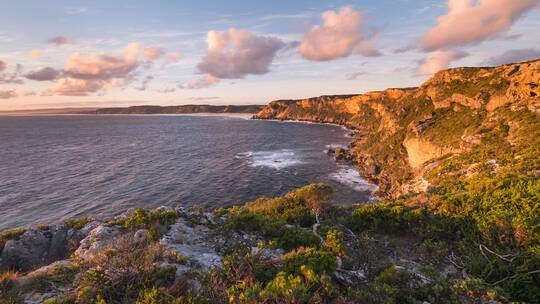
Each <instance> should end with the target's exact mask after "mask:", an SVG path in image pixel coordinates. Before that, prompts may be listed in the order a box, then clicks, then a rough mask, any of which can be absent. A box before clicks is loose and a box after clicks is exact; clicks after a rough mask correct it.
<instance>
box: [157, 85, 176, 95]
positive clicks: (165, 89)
mask: <svg viewBox="0 0 540 304" xmlns="http://www.w3.org/2000/svg"><path fill="white" fill-rule="evenodd" d="M157 91H158V93H162V94H167V93H174V92H176V88H168V87H167V86H166V85H163V84H162V85H160V86H159V89H158V90H157Z"/></svg>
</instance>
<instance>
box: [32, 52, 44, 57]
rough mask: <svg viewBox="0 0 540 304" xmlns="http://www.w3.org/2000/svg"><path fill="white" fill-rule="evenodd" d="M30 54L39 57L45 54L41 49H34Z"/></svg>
mask: <svg viewBox="0 0 540 304" xmlns="http://www.w3.org/2000/svg"><path fill="white" fill-rule="evenodd" d="M30 56H31V57H32V58H39V57H41V56H43V51H41V50H32V51H31V52H30Z"/></svg>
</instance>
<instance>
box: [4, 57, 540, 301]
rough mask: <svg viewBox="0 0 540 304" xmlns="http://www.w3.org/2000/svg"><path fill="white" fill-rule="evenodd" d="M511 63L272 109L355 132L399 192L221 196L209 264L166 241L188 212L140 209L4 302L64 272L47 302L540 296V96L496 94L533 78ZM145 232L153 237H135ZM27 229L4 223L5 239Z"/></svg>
mask: <svg viewBox="0 0 540 304" xmlns="http://www.w3.org/2000/svg"><path fill="white" fill-rule="evenodd" d="M510 68H511V67H510ZM504 69H505V68H504ZM504 69H503V68H494V69H477V68H463V69H457V70H453V71H450V72H444V73H442V74H439V75H438V76H436V77H435V78H434V79H432V80H430V81H429V82H427V83H426V84H425V85H424V86H423V87H421V88H418V89H408V90H400V91H399V92H397V93H396V92H394V93H392V92H390V91H389V92H383V93H372V95H370V97H369V98H366V99H362V100H361V101H359V98H360V97H358V96H337V97H321V98H315V99H309V100H307V103H308V106H305V103H303V104H302V105H300V103H297V102H295V101H278V102H273V103H272V104H271V105H270V106H269V107H268V108H267V109H266V110H267V111H269V113H270V114H268V115H269V116H268V118H275V117H276V115H278V114H283V113H286V114H287V115H288V116H286V117H285V118H293V119H304V120H316V121H324V122H334V123H341V124H344V125H347V126H349V127H353V128H355V129H357V130H358V131H359V132H360V134H361V136H359V137H358V138H357V139H356V141H355V142H354V143H353V144H352V145H351V151H352V153H353V154H355V155H357V159H356V162H357V164H358V165H359V166H360V167H361V168H362V170H363V171H364V172H366V174H368V175H369V176H372V177H373V176H376V177H377V178H378V180H379V181H380V188H381V192H384V193H385V194H387V199H384V200H382V201H380V202H377V203H364V204H359V205H354V206H333V205H330V204H328V203H327V201H328V198H329V195H330V194H331V189H330V188H329V187H328V186H326V185H323V184H313V185H308V186H306V187H303V188H300V189H297V190H294V191H291V192H290V193H288V194H286V195H284V196H282V197H275V198H260V199H257V200H255V201H254V202H249V203H246V204H245V205H242V206H235V207H231V208H220V209H217V210H215V211H214V213H213V220H212V223H211V224H208V222H209V221H206V224H204V222H205V221H201V220H200V219H198V218H195V219H192V218H190V217H189V216H188V217H187V218H186V219H185V220H186V222H188V223H189V225H190V227H196V226H200V225H205V229H207V230H208V231H209V232H208V234H209V235H210V238H211V241H209V242H213V243H212V244H215V246H216V247H219V248H217V250H218V251H219V252H220V254H222V255H223V264H222V267H215V268H211V269H201V268H193V267H191V266H192V265H191V261H190V258H188V257H186V256H184V255H182V252H179V251H174V250H173V251H167V250H166V248H164V247H163V246H162V245H160V242H159V239H160V237H161V236H162V235H163V233H165V232H166V231H167V230H168V228H169V226H170V225H171V224H173V223H175V222H176V221H177V220H178V217H179V216H180V215H179V213H177V212H176V211H170V210H151V211H148V210H144V209H137V210H136V211H135V212H133V213H132V214H130V215H129V216H127V217H121V218H118V219H115V220H113V221H110V222H109V223H108V225H109V226H111V227H113V226H114V227H120V230H121V231H122V234H121V235H120V236H117V237H115V240H114V242H112V243H111V244H108V245H107V246H104V248H102V249H101V250H100V251H99V253H98V254H96V255H95V256H94V257H93V258H92V259H89V260H81V259H78V258H77V257H73V260H74V263H73V265H72V266H69V267H62V268H58V269H54V270H51V271H49V272H47V273H45V274H42V275H40V276H37V277H34V278H32V280H30V283H31V284H17V283H18V282H20V280H21V277H22V276H23V275H24V274H19V273H15V272H5V273H3V274H1V275H0V298H1V300H0V304H6V303H20V302H21V297H22V296H23V295H25V293H27V292H28V291H29V290H32V291H40V292H48V291H52V290H54V289H55V286H57V285H61V286H67V287H66V288H65V289H62V290H66V291H65V292H63V293H61V294H59V295H58V296H57V297H55V298H54V299H49V300H47V301H48V302H46V303H100V304H103V303H108V304H111V303H139V304H142V303H172V304H176V303H424V302H429V303H511V302H512V303H538V301H539V300H538V299H540V118H539V115H538V111H534V109H533V110H531V108H532V107H531V104H528V103H527V102H528V100H511V101H512V103H513V104H506V103H504V104H502V105H499V106H498V107H496V108H488V107H487V105H486V104H487V103H488V102H489V101H490V99H491V97H493V96H503V95H504V96H507V95H508V94H506V95H505V93H506V91H507V90H508V89H509V88H510V87H515V86H518V85H520V84H519V83H515V82H512V81H513V80H511V79H508V76H505V75H507V74H508V73H507V72H508V71H506V70H504ZM511 84H512V86H511ZM518 93H519V92H518ZM393 94H394V95H395V96H394V95H393ZM455 94H459V95H458V96H457V97H456V96H455ZM516 94H517V93H516ZM396 96H398V97H396ZM463 96H465V97H466V98H471V99H472V101H471V100H469V99H464V98H463ZM456 98H457V99H458V100H457V101H452V100H454V99H456ZM336 99H348V100H347V101H350V102H348V103H342V102H339V103H338V102H335V100H336ZM450 101H452V102H450ZM447 102H448V103H447ZM467 102H474V103H475V104H473V105H467ZM355 106H357V107H355ZM533 106H534V105H533ZM350 108H354V109H355V110H354V111H351V110H350ZM275 111H284V112H282V113H279V112H278V113H276V112H275ZM355 111H356V112H355ZM279 117H280V118H284V117H283V116H279ZM411 138H416V139H421V140H423V141H425V142H428V143H429V144H431V145H432V146H433V147H435V148H434V149H435V150H437V151H438V152H437V151H435V152H433V153H434V155H436V157H433V158H432V159H431V160H429V161H428V162H426V163H425V164H424V166H422V167H421V168H414V169H413V168H411V166H410V164H409V161H408V155H409V152H410V151H408V150H407V148H406V147H405V145H404V141H405V140H406V139H411ZM439 150H440V151H443V152H444V153H443V152H440V151H439ZM448 151H450V152H448ZM414 179H421V180H424V181H425V182H427V183H429V188H428V189H427V191H418V190H416V189H413V190H407V191H405V190H403V189H409V188H407V187H405V186H409V183H410V182H411V181H413V180H414ZM417 192H419V193H417ZM182 216H184V215H182ZM214 220H215V221H216V222H217V224H216V223H214ZM87 223H88V219H77V220H72V221H67V222H66V223H65V224H66V226H68V227H71V228H76V229H80V228H82V227H83V226H84V225H85V224H87ZM139 229H146V230H147V231H148V236H149V237H148V238H144V240H142V241H141V240H137V241H136V240H134V233H135V231H137V230H139ZM205 231H206V230H205ZM22 233H24V230H21V229H18V230H9V231H4V232H2V233H0V248H2V247H3V245H4V243H5V242H6V241H7V240H9V239H13V238H17V237H19V236H20V235H21V234H22ZM183 241H185V240H179V242H180V243H182V242H183ZM187 241H188V242H189V240H187ZM177 267H179V269H184V268H189V269H190V270H189V271H185V272H181V274H177V273H176V270H177ZM194 269H197V270H194Z"/></svg>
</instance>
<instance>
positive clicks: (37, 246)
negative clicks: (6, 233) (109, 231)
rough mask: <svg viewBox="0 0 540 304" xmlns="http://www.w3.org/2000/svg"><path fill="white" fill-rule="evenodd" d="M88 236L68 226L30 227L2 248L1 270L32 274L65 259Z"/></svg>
mask: <svg viewBox="0 0 540 304" xmlns="http://www.w3.org/2000/svg"><path fill="white" fill-rule="evenodd" d="M84 234H85V232H84V230H77V229H73V228H68V227H66V226H65V225H51V226H46V227H30V228H29V229H27V230H26V232H24V233H23V234H22V235H20V236H18V237H16V238H14V239H10V240H7V241H6V243H5V245H4V248H0V250H1V258H0V270H5V269H17V270H20V271H28V270H32V269H35V268H37V267H40V266H43V265H48V264H50V263H52V262H54V261H57V260H60V259H64V258H66V257H68V256H69V255H70V254H71V253H72V252H73V250H75V249H76V248H77V247H78V246H79V241H80V240H81V239H82V238H83V237H84Z"/></svg>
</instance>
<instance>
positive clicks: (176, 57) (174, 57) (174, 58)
mask: <svg viewBox="0 0 540 304" xmlns="http://www.w3.org/2000/svg"><path fill="white" fill-rule="evenodd" d="M182 57H183V55H182V52H180V51H174V52H171V53H170V54H169V61H170V62H173V63H176V62H178V61H180V59H182Z"/></svg>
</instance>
